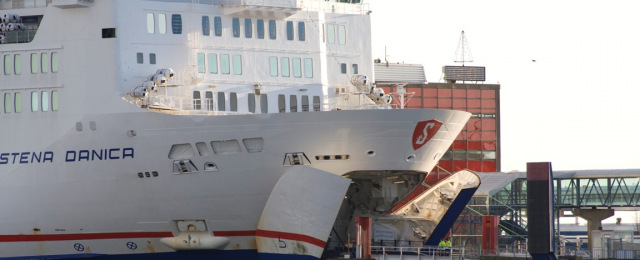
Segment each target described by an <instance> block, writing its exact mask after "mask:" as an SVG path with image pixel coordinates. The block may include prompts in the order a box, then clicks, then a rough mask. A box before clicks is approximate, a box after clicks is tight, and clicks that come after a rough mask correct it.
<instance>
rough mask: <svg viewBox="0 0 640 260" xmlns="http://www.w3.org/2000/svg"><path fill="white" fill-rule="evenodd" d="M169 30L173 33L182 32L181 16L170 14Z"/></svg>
mask: <svg viewBox="0 0 640 260" xmlns="http://www.w3.org/2000/svg"><path fill="white" fill-rule="evenodd" d="M171 30H172V31H173V34H182V16H180V15H179V14H172V15H171Z"/></svg>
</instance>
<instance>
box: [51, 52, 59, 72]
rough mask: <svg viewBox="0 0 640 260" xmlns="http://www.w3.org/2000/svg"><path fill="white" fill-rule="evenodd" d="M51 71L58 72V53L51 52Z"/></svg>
mask: <svg viewBox="0 0 640 260" xmlns="http://www.w3.org/2000/svg"><path fill="white" fill-rule="evenodd" d="M51 72H52V73H58V53H57V52H52V53H51Z"/></svg>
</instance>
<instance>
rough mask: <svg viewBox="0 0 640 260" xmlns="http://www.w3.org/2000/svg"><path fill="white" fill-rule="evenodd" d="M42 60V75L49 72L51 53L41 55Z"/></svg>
mask: <svg viewBox="0 0 640 260" xmlns="http://www.w3.org/2000/svg"><path fill="white" fill-rule="evenodd" d="M40 59H41V60H42V63H41V64H40V70H41V71H42V73H47V72H49V53H48V52H43V53H41V54H40Z"/></svg>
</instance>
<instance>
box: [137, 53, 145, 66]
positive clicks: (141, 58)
mask: <svg viewBox="0 0 640 260" xmlns="http://www.w3.org/2000/svg"><path fill="white" fill-rule="evenodd" d="M136 61H137V62H138V64H142V63H144V54H143V53H142V52H138V53H136Z"/></svg>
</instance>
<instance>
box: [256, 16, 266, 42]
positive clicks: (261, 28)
mask: <svg viewBox="0 0 640 260" xmlns="http://www.w3.org/2000/svg"><path fill="white" fill-rule="evenodd" d="M256 34H258V39H264V20H263V19H258V21H257V22H256Z"/></svg>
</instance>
